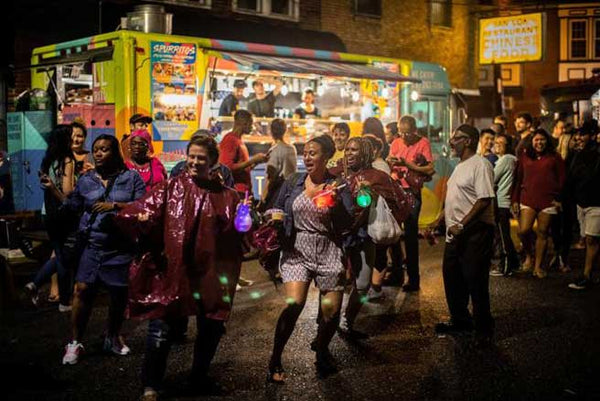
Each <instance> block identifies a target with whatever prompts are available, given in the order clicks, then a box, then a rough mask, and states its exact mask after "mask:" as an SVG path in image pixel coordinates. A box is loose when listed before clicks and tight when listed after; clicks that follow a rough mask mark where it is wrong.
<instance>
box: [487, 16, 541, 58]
mask: <svg viewBox="0 0 600 401" xmlns="http://www.w3.org/2000/svg"><path fill="white" fill-rule="evenodd" d="M542 37H543V18H542V13H536V14H524V15H515V16H512V17H500V18H486V19H481V20H479V64H501V63H522V62H525V61H540V60H541V59H542V57H543V46H542Z"/></svg>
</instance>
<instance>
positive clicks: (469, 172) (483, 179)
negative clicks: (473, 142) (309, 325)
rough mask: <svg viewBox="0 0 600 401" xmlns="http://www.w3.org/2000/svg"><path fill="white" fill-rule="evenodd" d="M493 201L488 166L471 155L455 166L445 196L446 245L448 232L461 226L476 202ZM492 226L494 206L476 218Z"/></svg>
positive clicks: (492, 183)
mask: <svg viewBox="0 0 600 401" xmlns="http://www.w3.org/2000/svg"><path fill="white" fill-rule="evenodd" d="M493 197H494V169H493V168H492V164H491V163H490V162H489V161H487V160H486V159H485V158H483V157H481V156H479V155H473V156H471V157H470V158H468V159H467V160H465V161H462V162H460V163H458V165H457V166H456V168H455V169H454V171H453V172H452V175H451V176H450V179H449V180H448V192H447V193H446V207H445V217H446V242H450V238H449V236H448V228H449V227H452V226H453V225H455V224H458V223H460V222H461V220H462V219H463V218H464V217H465V216H466V215H467V213H469V211H471V209H472V208H473V205H474V204H475V202H477V200H478V199H483V198H493ZM477 220H478V221H482V222H484V223H488V224H492V225H493V224H494V204H493V203H492V202H490V205H489V206H488V207H487V208H486V209H485V210H484V211H482V212H481V214H480V215H479V216H478V218H477Z"/></svg>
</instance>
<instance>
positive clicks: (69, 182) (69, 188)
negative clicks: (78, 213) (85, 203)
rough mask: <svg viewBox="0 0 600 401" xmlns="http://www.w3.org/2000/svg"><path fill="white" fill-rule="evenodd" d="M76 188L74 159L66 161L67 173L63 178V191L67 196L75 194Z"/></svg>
mask: <svg viewBox="0 0 600 401" xmlns="http://www.w3.org/2000/svg"><path fill="white" fill-rule="evenodd" d="M74 188H75V161H74V160H73V159H67V160H65V172H64V175H63V178H62V189H63V194H64V195H65V196H67V195H69V194H70V193H71V192H73V189H74Z"/></svg>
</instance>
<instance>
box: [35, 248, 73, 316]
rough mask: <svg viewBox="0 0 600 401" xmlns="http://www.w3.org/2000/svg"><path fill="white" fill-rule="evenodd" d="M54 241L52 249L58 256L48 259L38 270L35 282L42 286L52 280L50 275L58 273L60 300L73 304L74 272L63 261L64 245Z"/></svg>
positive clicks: (66, 303)
mask: <svg viewBox="0 0 600 401" xmlns="http://www.w3.org/2000/svg"><path fill="white" fill-rule="evenodd" d="M51 242H52V249H53V250H54V254H55V255H56V257H53V258H50V259H48V261H47V262H46V263H44V265H43V266H42V268H41V269H40V270H39V271H38V272H37V274H36V275H35V278H34V279H33V283H34V284H35V286H36V288H40V287H41V286H42V285H44V284H45V283H47V282H48V281H50V277H51V276H52V275H53V274H54V273H56V274H57V275H58V294H59V301H60V303H61V304H63V305H70V304H71V296H72V295H73V278H72V277H73V274H72V272H71V270H70V269H68V268H66V267H65V264H64V263H62V260H63V258H62V255H63V253H62V251H63V249H62V246H61V245H60V244H59V243H57V242H55V241H51Z"/></svg>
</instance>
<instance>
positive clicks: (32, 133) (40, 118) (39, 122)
mask: <svg viewBox="0 0 600 401" xmlns="http://www.w3.org/2000/svg"><path fill="white" fill-rule="evenodd" d="M50 131H52V114H51V112H50V111H28V112H25V135H26V136H25V147H26V148H27V150H46V148H47V147H48V145H47V143H46V139H45V138H47V137H48V135H49V133H50Z"/></svg>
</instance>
